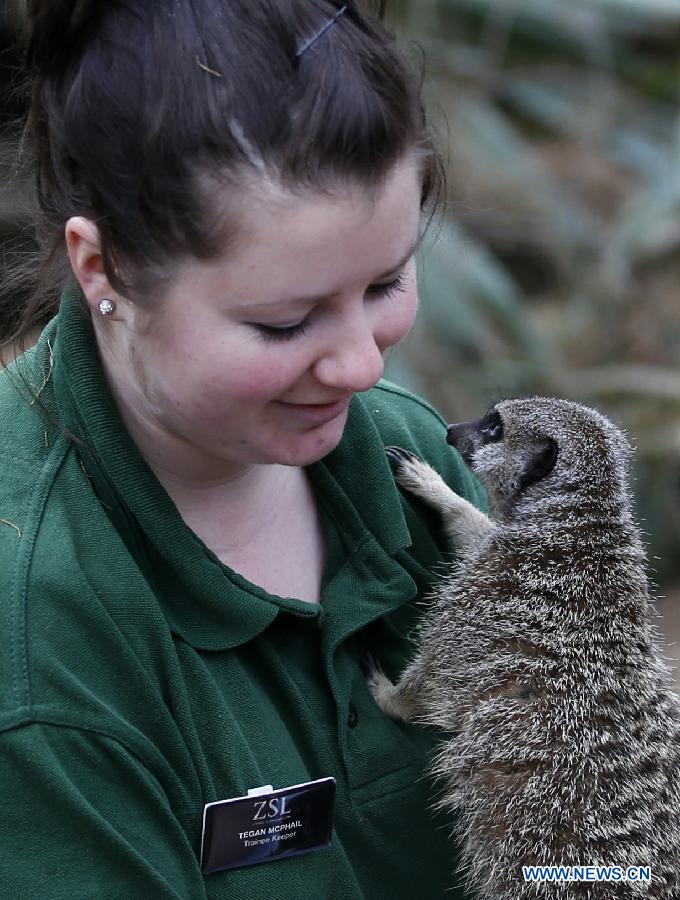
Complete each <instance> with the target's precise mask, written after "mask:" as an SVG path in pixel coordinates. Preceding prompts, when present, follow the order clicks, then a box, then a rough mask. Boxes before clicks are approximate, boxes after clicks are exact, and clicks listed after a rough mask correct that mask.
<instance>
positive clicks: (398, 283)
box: [252, 272, 406, 341]
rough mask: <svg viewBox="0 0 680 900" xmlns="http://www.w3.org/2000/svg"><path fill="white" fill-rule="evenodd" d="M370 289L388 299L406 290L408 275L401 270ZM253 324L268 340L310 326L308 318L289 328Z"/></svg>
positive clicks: (282, 338)
mask: <svg viewBox="0 0 680 900" xmlns="http://www.w3.org/2000/svg"><path fill="white" fill-rule="evenodd" d="M368 290H369V292H370V293H371V295H372V296H373V297H377V298H379V299H380V300H386V299H387V298H388V297H392V296H393V295H394V294H397V293H399V292H400V291H404V290H406V275H405V273H404V272H401V273H400V274H399V276H398V277H397V278H395V279H394V281H390V282H389V284H376V285H373V286H372V287H370V288H369V289H368ZM252 324H253V327H254V328H256V329H257V331H259V332H260V334H261V335H262V337H263V338H264V339H265V340H267V341H289V340H291V338H294V337H298V336H299V335H302V334H304V333H305V332H306V331H307V328H308V327H309V321H308V319H303V320H302V322H299V323H298V324H297V325H291V326H290V327H288V328H276V327H275V326H274V325H261V324H257V323H252Z"/></svg>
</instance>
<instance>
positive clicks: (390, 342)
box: [375, 281, 418, 350]
mask: <svg viewBox="0 0 680 900" xmlns="http://www.w3.org/2000/svg"><path fill="white" fill-rule="evenodd" d="M417 311H418V290H417V288H416V284H415V281H414V282H413V283H412V285H411V286H409V287H408V288H407V289H406V290H405V291H402V292H401V293H400V294H397V296H396V297H393V298H392V300H391V301H389V300H388V302H387V304H386V306H385V310H384V312H383V315H382V318H381V320H380V322H379V324H378V327H377V328H376V330H375V340H376V343H377V344H378V346H379V347H380V348H381V350H386V349H387V348H388V347H392V346H394V344H398V343H399V341H401V340H402V339H403V338H404V337H406V335H407V334H408V333H409V331H410V330H411V328H412V327H413V323H414V322H415V320H416V313H417Z"/></svg>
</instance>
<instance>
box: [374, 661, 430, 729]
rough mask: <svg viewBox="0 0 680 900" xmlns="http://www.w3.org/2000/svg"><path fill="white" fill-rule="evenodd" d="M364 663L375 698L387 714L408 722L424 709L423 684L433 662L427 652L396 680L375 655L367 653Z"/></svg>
mask: <svg viewBox="0 0 680 900" xmlns="http://www.w3.org/2000/svg"><path fill="white" fill-rule="evenodd" d="M363 667H364V674H365V675H366V682H367V684H368V687H369V690H370V691H371V694H372V695H373V699H374V700H375V702H376V703H377V704H378V706H379V707H380V709H382V711H383V712H384V713H385V714H386V715H388V716H390V717H391V718H392V719H401V720H403V721H404V722H408V721H409V720H411V719H415V718H417V717H418V716H419V715H420V714H421V713H422V712H423V711H424V710H423V701H422V695H421V687H422V685H423V684H424V678H425V674H426V672H427V671H428V669H429V666H427V665H426V664H425V656H424V654H423V653H419V654H418V655H417V656H416V657H415V659H413V660H412V661H411V662H410V663H409V665H408V666H407V668H406V669H405V670H404V672H403V673H402V676H401V678H400V679H399V681H398V682H397V683H396V684H393V683H392V682H391V681H390V679H389V678H388V677H387V675H385V673H384V672H382V671H381V670H380V668H379V667H378V664H377V663H376V661H375V660H374V659H373V657H371V656H366V657H364V660H363Z"/></svg>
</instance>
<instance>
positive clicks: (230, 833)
mask: <svg viewBox="0 0 680 900" xmlns="http://www.w3.org/2000/svg"><path fill="white" fill-rule="evenodd" d="M334 803H335V778H320V779H318V780H317V781H308V782H307V783H306V784H296V785H293V786H292V787H287V788H281V789H280V790H276V791H275V790H273V788H272V786H271V785H266V786H265V787H261V788H254V789H253V790H250V791H248V796H246V797H233V798H231V799H229V800H219V801H217V802H216V803H207V804H206V805H205V808H204V810H203V837H202V839H201V869H202V870H203V872H204V874H206V875H210V874H211V873H213V872H222V871H224V870H225V869H236V868H240V867H241V866H252V865H255V864H256V863H264V862H270V861H272V860H277V859H285V858H286V857H288V856H297V855H298V854H300V853H309V852H310V851H311V850H323V849H324V848H325V847H329V846H330V843H331V837H332V834H333V806H334Z"/></svg>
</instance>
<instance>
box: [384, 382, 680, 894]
mask: <svg viewBox="0 0 680 900" xmlns="http://www.w3.org/2000/svg"><path fill="white" fill-rule="evenodd" d="M447 441H448V442H449V443H450V444H452V445H453V446H455V447H456V448H457V449H458V450H459V451H460V453H461V454H462V456H463V459H464V460H465V462H466V463H467V464H468V466H469V467H470V468H471V470H472V471H473V472H474V473H475V474H476V475H477V477H478V478H479V479H480V481H481V482H482V483H483V485H484V486H485V488H486V491H487V496H488V503H489V511H490V517H489V516H486V515H485V514H483V513H482V512H480V511H479V510H477V509H476V508H475V507H473V506H472V505H471V504H470V503H468V502H467V501H466V500H464V499H462V498H461V497H459V496H458V495H456V494H455V493H453V491H451V490H450V489H449V488H448V487H447V486H446V484H445V483H444V481H443V480H442V479H441V477H440V476H439V475H438V474H437V473H436V472H434V471H433V470H432V469H431V468H430V467H429V466H428V465H427V464H425V463H424V462H422V461H420V460H419V459H418V458H417V457H415V456H413V455H412V454H410V453H408V452H406V451H403V450H400V449H399V448H388V450H387V452H388V455H389V456H390V458H391V461H392V464H393V468H394V471H395V477H396V480H397V481H398V483H399V484H400V485H401V486H402V487H403V488H406V489H408V490H409V491H410V492H412V493H413V494H414V495H415V496H416V497H417V498H419V499H420V500H421V501H423V502H424V503H426V504H429V505H430V506H432V507H433V508H435V509H436V510H438V511H439V513H440V514H441V517H442V521H443V526H444V529H445V532H446V533H447V535H448V537H450V539H451V541H452V544H453V545H454V546H455V548H456V552H457V560H456V561H455V562H453V563H452V564H451V571H450V573H447V574H445V575H444V576H443V577H442V578H441V580H440V581H439V583H438V584H437V585H436V586H435V588H434V590H433V593H432V597H431V598H430V600H429V602H428V604H427V608H426V611H425V615H424V619H423V622H422V625H421V627H420V628H419V630H418V632H417V638H416V642H417V644H418V649H417V653H416V656H415V658H414V659H413V661H412V662H411V663H410V665H409V666H408V667H407V668H406V670H405V671H404V672H403V674H402V676H401V677H400V679H399V681H398V683H396V684H392V682H391V681H389V680H388V679H387V677H386V676H385V675H384V674H383V673H382V672H381V671H380V669H379V668H377V666H376V664H373V665H372V666H370V665H369V673H368V679H369V685H370V687H371V690H372V693H373V696H374V697H375V699H376V701H377V702H378V704H379V705H380V706H381V707H382V709H383V710H384V711H385V712H386V713H387V714H389V715H391V716H392V717H394V718H400V719H405V720H406V719H415V720H420V721H422V722H426V723H429V724H433V725H436V726H439V727H440V728H442V729H444V730H445V732H448V733H447V734H446V735H444V736H443V740H442V743H441V747H440V750H439V752H438V755H437V758H436V760H435V765H434V771H435V773H436V775H437V776H438V777H439V779H440V783H441V785H442V787H443V791H442V794H443V796H442V798H441V806H442V807H446V808H450V809H451V810H454V811H455V812H456V813H457V814H458V821H459V823H460V826H461V828H462V854H463V863H464V866H463V868H464V870H465V872H466V880H467V882H468V886H469V888H470V889H471V891H472V893H473V894H474V896H476V897H479V898H480V900H524V898H530V897H550V898H559V900H583V898H593V900H610V898H612V900H613V898H617V900H618V898H637V897H644V898H647V900H679V898H680V705H679V702H678V699H677V698H676V696H675V695H674V693H673V691H672V689H671V678H670V669H669V668H668V666H667V665H666V663H665V661H664V660H663V658H662V654H661V645H660V640H659V637H658V634H657V630H656V627H655V625H654V622H653V619H654V616H655V613H654V607H653V602H652V599H651V597H650V591H649V587H648V581H647V575H646V558H645V551H644V546H643V543H642V540H641V537H640V533H639V530H638V528H637V526H636V524H635V521H634V518H633V513H632V498H631V492H630V488H629V461H630V456H631V450H630V446H629V444H628V443H627V441H626V439H625V437H624V435H623V433H622V432H621V431H620V430H619V429H618V428H617V427H616V426H614V425H613V423H612V422H610V421H609V420H608V419H607V418H605V417H604V416H603V415H601V414H600V413H598V412H596V411H595V410H592V409H590V408H588V407H585V406H581V405H580V404H576V403H572V402H569V401H565V400H556V399H550V398H537V397H534V398H530V399H521V400H508V401H503V402H501V403H499V404H497V405H496V406H495V407H494V408H493V409H492V410H491V411H490V412H489V413H488V414H487V415H486V416H485V417H484V418H482V419H481V420H479V421H477V422H470V423H463V424H460V425H451V426H449V428H448V432H447ZM532 865H535V866H544V865H545V866H551V865H557V866H586V865H604V866H607V865H613V866H621V867H623V870H624V873H625V870H626V868H627V867H628V866H649V867H651V873H652V880H651V882H646V881H644V880H643V881H639V882H636V881H629V880H621V881H618V880H617V881H606V882H597V883H589V882H584V881H579V882H574V881H571V882H561V883H551V884H546V883H543V884H538V883H534V882H531V881H525V878H524V874H523V869H522V867H523V866H532ZM610 877H611V876H610ZM643 878H644V873H643Z"/></svg>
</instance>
